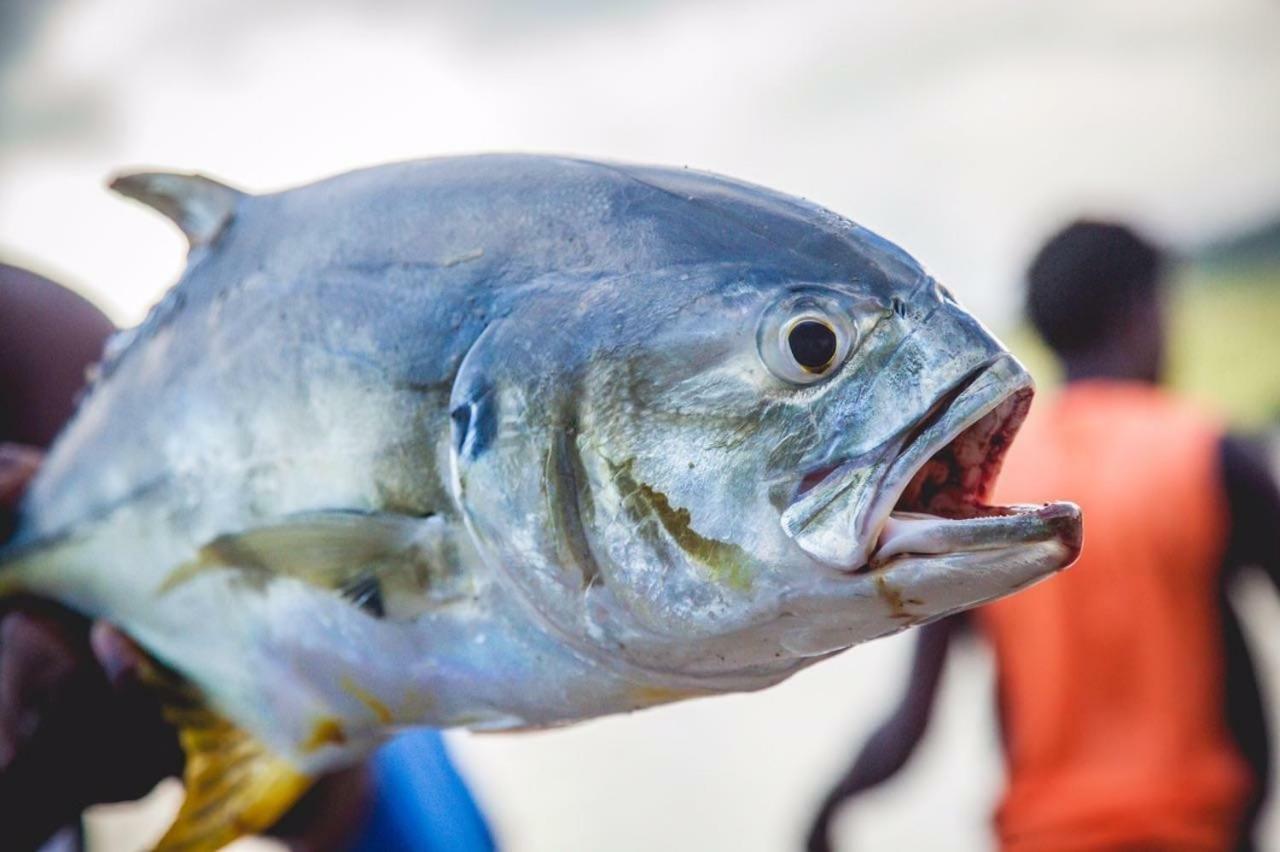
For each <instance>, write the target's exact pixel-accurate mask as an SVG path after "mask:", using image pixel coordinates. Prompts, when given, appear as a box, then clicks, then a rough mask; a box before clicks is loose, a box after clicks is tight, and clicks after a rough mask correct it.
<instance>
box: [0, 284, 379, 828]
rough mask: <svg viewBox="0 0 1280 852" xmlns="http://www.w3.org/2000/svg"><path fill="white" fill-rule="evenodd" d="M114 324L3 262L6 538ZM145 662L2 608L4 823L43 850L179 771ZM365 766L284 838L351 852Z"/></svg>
mask: <svg viewBox="0 0 1280 852" xmlns="http://www.w3.org/2000/svg"><path fill="white" fill-rule="evenodd" d="M112 331H113V328H112V326H111V323H110V322H109V321H108V320H107V319H106V317H105V316H103V315H102V313H101V312H99V311H98V310H97V309H96V308H94V307H93V306H92V305H91V304H89V303H88V302H86V301H85V300H84V299H82V298H80V297H79V296H76V295H75V294H73V293H71V292H70V291H68V290H65V289H63V288H62V287H59V286H58V285H56V284H54V283H53V282H51V281H48V280H46V279H44V278H41V277H39V276H36V275H33V274H31V273H28V272H25V271H23V270H20V269H16V268H14V267H11V266H4V265H2V264H0V541H3V540H4V539H5V538H7V537H8V535H9V534H10V533H11V532H12V530H11V527H12V524H13V514H14V511H15V510H16V509H17V506H18V502H19V500H20V498H21V495H22V492H23V490H24V489H25V487H26V486H27V484H28V483H29V482H30V480H31V478H32V477H33V476H34V475H35V473H36V471H37V470H38V468H39V464H40V459H41V457H42V451H43V449H44V448H45V447H47V446H48V445H49V443H51V442H52V440H53V438H54V436H55V435H56V434H57V432H58V430H59V429H60V428H61V426H62V424H63V423H64V422H65V421H66V420H67V419H68V418H69V417H70V416H71V413H72V411H73V410H74V399H75V396H76V394H77V393H78V392H79V390H80V388H81V387H82V385H83V384H84V377H85V370H86V368H87V367H88V366H89V365H90V364H92V363H93V362H94V361H96V360H97V358H98V356H99V354H100V353H101V351H102V346H103V343H104V341H105V340H106V337H107V336H108V335H109V334H110V333H111V332H112ZM144 660H145V655H144V653H143V652H142V651H141V650H140V649H139V648H138V647H137V646H135V645H134V644H133V643H132V642H131V641H130V640H129V639H128V637H127V636H125V635H124V634H123V633H121V632H120V631H118V630H116V629H115V628H113V627H111V626H110V625H109V624H106V623H105V622H96V623H91V622H90V621H89V620H88V619H86V618H84V617H83V616H81V615H79V614H77V613H74V612H72V611H70V610H68V609H66V608H64V607H61V606H59V605H57V604H54V603H51V602H49V601H42V600H36V599H33V598H21V599H11V600H6V601H4V602H3V603H0V825H3V826H4V835H5V849H15V850H18V849H35V848H37V847H38V846H40V845H41V844H42V843H43V842H44V841H45V840H46V839H47V838H49V837H50V836H51V835H52V834H54V833H55V832H57V831H58V830H60V829H61V828H63V827H64V826H67V825H73V826H76V827H77V831H78V822H79V816H80V814H81V812H82V811H83V810H84V809H85V808H87V807H89V806H90V805H94V804H99V803H103V802H119V801H128V800H133V799H137V798H139V797H141V796H143V795H145V794H146V793H147V792H148V791H150V790H151V788H153V787H154V786H155V785H156V783H158V782H159V781H160V780H162V779H164V778H166V777H169V776H171V775H180V774H181V771H182V765H183V757H182V752H181V749H180V748H179V746H178V739H177V733H176V731H175V730H174V729H173V728H172V727H170V726H169V725H168V724H167V723H166V722H165V721H164V718H163V716H162V713H161V710H160V707H159V705H158V703H157V702H156V700H155V697H154V696H153V695H152V694H151V693H150V691H149V690H147V689H146V687H145V686H143V684H142V683H141V682H140V680H139V675H138V673H139V669H140V667H141V665H142V664H143V661H144ZM370 779H371V775H370V773H369V772H368V771H367V769H366V768H365V767H358V768H356V769H352V770H347V771H345V772H340V773H336V774H335V775H332V776H330V777H329V778H326V779H325V780H324V781H322V782H321V783H319V784H317V785H316V787H315V788H314V789H313V790H312V791H311V793H309V794H308V795H307V796H306V797H305V798H304V799H303V800H302V801H301V802H300V803H299V804H298V805H297V806H296V807H295V808H294V809H293V810H292V811H291V812H290V813H289V814H288V815H286V817H285V818H284V819H283V820H282V821H281V823H280V824H279V825H278V826H277V827H276V829H275V832H274V834H275V836H276V838H277V839H279V840H282V841H284V842H285V843H286V844H287V845H289V847H290V848H292V849H295V850H299V852H302V851H303V850H306V852H322V850H337V849H342V848H345V847H346V846H347V845H348V843H349V842H350V840H351V839H352V838H353V837H354V835H355V832H356V831H358V830H359V828H360V826H361V824H362V818H363V816H364V814H365V812H366V810H367V808H368V806H369V803H370V801H371V797H372V787H371V780H370Z"/></svg>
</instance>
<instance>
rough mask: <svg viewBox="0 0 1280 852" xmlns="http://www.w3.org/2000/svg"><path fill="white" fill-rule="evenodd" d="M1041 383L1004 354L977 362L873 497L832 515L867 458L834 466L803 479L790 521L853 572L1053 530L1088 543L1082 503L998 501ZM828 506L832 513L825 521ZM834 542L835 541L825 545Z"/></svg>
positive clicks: (820, 551)
mask: <svg viewBox="0 0 1280 852" xmlns="http://www.w3.org/2000/svg"><path fill="white" fill-rule="evenodd" d="M1032 393H1033V392H1032V388H1031V385H1030V381H1029V379H1027V378H1026V375H1025V373H1022V372H1021V370H1020V368H1017V367H1016V364H1014V365H1010V364H1005V363H1003V362H1002V361H997V362H995V363H993V364H990V365H988V366H986V367H983V368H979V369H977V370H975V371H974V372H973V373H970V374H969V375H967V376H965V377H964V378H962V379H961V380H960V381H958V382H957V383H956V384H955V385H954V386H953V387H952V388H951V389H950V390H949V391H948V392H947V393H945V394H943V395H942V397H941V398H940V399H939V400H938V401H937V402H936V403H935V404H934V406H933V408H932V409H931V410H930V411H929V412H928V413H927V414H926V415H925V416H924V417H923V418H922V419H921V420H920V421H919V422H918V423H917V424H916V425H915V426H914V427H913V428H912V429H911V430H910V431H909V432H908V433H907V434H905V435H904V436H903V437H902V438H901V440H900V441H899V442H898V443H897V444H896V450H895V451H894V455H893V456H892V457H891V458H889V459H887V460H886V462H887V464H885V465H884V466H883V467H880V468H879V469H880V474H879V475H876V476H874V477H873V479H872V480H871V481H867V480H865V479H863V480H861V487H863V488H869V489H872V490H874V492H875V494H874V497H873V498H871V499H870V501H869V502H868V503H866V504H865V505H862V506H861V507H859V508H853V506H852V505H851V506H850V508H851V509H852V515H849V514H845V512H847V511H848V510H845V511H842V512H841V513H840V514H841V515H842V516H843V518H844V520H839V518H838V517H837V516H833V515H831V514H830V513H831V512H832V510H833V509H835V510H837V511H840V510H839V509H838V508H837V507H839V506H840V505H841V503H843V502H844V501H845V499H847V498H842V497H841V495H842V494H848V493H852V492H850V490H849V489H851V488H857V487H858V486H859V481H860V476H862V475H865V474H861V473H860V472H861V471H866V470H867V466H866V464H865V462H861V463H860V462H856V461H850V462H845V463H843V464H836V465H828V466H824V467H822V468H819V469H815V470H813V471H810V472H809V473H808V474H807V475H806V476H805V477H804V478H803V479H802V481H801V483H800V486H799V488H798V489H797V494H796V497H795V500H794V502H793V504H792V506H791V507H790V508H789V509H788V511H787V513H785V514H784V518H783V524H784V527H785V528H788V531H789V532H791V533H792V534H793V536H794V537H796V538H797V540H798V541H799V542H800V543H801V546H803V547H806V549H810V550H811V552H814V555H818V556H820V557H821V558H823V561H826V562H828V563H829V564H834V565H837V566H841V570H842V571H845V572H851V573H861V572H864V571H869V570H876V569H879V568H881V567H883V566H885V565H887V564H889V563H890V562H893V561H896V560H898V559H901V558H906V557H910V556H937V555H942V554H953V553H967V552H973V551H982V550H998V549H1003V548H1008V547H1010V546H1013V545H1017V544H1021V543H1035V542H1041V541H1046V540H1049V539H1057V540H1059V541H1061V542H1062V543H1063V544H1064V545H1065V546H1066V548H1067V549H1074V550H1077V551H1078V549H1079V510H1078V509H1077V508H1076V507H1075V506H1072V505H1071V504H1065V503H1051V504H1044V505H1040V506H1000V505H993V504H991V503H990V502H989V500H990V497H991V492H992V488H993V486H994V484H995V480H996V476H997V474H998V473H999V470H1000V465H1001V463H1002V462H1003V461H1004V457H1005V453H1006V451H1007V450H1008V448H1009V445H1010V443H1011V441H1012V440H1013V437H1014V435H1015V434H1016V433H1017V431H1018V428H1019V426H1021V424H1022V421H1023V419H1024V418H1025V417H1026V414H1027V410H1028V408H1029V407H1030V405H1031V397H1032ZM873 483H874V484H873ZM824 516H825V517H827V518H830V522H827V523H824ZM841 529H843V532H841ZM828 542H831V543H833V546H830V547H829V548H828V549H825V550H824V546H826V545H827V544H828ZM845 542H848V543H849V544H845ZM842 547H843V548H847V549H843V550H842ZM815 551H816V552H815Z"/></svg>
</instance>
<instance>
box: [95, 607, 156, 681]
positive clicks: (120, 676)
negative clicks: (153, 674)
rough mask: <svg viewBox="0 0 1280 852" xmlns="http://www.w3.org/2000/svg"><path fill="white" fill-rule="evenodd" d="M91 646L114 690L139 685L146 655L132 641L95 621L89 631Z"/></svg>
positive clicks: (114, 629)
mask: <svg viewBox="0 0 1280 852" xmlns="http://www.w3.org/2000/svg"><path fill="white" fill-rule="evenodd" d="M89 646H90V647H91V648H93V655H94V656H95V657H97V659H98V663H99V665H101V666H102V670H103V672H105V673H106V675H107V681H108V682H109V683H110V684H111V686H112V687H113V688H115V689H117V690H122V689H129V688H132V687H133V686H135V685H136V684H137V683H138V673H139V671H140V670H141V669H142V667H143V666H144V665H145V664H146V655H145V654H144V653H143V652H142V649H140V648H139V647H138V646H137V645H135V644H134V642H133V640H132V639H130V638H129V637H128V636H126V635H125V634H123V633H121V632H120V631H119V630H117V629H116V628H115V627H114V626H113V625H111V624H108V623H107V622H105V621H95V622H94V623H93V627H91V628H90V629H89Z"/></svg>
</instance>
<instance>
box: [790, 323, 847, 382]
mask: <svg viewBox="0 0 1280 852" xmlns="http://www.w3.org/2000/svg"><path fill="white" fill-rule="evenodd" d="M838 342H839V341H838V340H837V338H836V330H835V329H834V328H832V327H831V326H829V325H827V324H826V323H825V322H823V321H822V320H820V319H810V318H808V317H806V318H804V319H802V320H799V321H798V322H794V323H792V325H791V330H790V331H788V332H787V346H788V347H790V349H791V357H792V358H794V359H795V360H796V363H797V364H799V365H800V366H801V367H803V368H804V369H806V370H808V371H809V372H811V373H825V372H826V371H827V368H828V367H830V366H831V359H832V358H834V357H835V356H836V345H837V344H838Z"/></svg>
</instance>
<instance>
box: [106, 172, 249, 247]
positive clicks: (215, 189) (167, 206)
mask: <svg viewBox="0 0 1280 852" xmlns="http://www.w3.org/2000/svg"><path fill="white" fill-rule="evenodd" d="M110 187H111V189H113V190H115V191H116V192H118V193H120V194H121V195H124V196H127V197H129V198H132V199H135V200H137V201H141V202H142V203H143V204H146V205H149V206H151V207H154V208H155V209H157V210H159V211H160V212H161V213H163V214H164V215H166V216H168V217H169V218H170V219H172V220H173V221H174V223H175V224H176V225H177V226H178V227H179V228H181V229H182V233H184V234H186V235H187V241H188V242H190V243H191V248H193V249H194V248H196V247H198V246H205V245H209V244H210V243H212V242H213V241H214V240H215V239H216V238H217V236H218V234H220V233H222V230H223V228H225V227H226V226H227V223H228V222H230V221H231V217H232V216H233V215H234V214H235V210H236V205H237V204H238V203H239V201H240V199H242V198H244V196H245V194H244V193H243V192H241V191H240V190H238V189H233V188H232V187H229V186H227V185H226V184H223V183H218V182H217V181H216V180H213V179H212V178H207V177H205V176H204V175H197V174H188V175H183V174H174V173H170V172H135V173H133V174H124V175H119V176H118V177H116V178H114V179H112V181H111V183H110Z"/></svg>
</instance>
